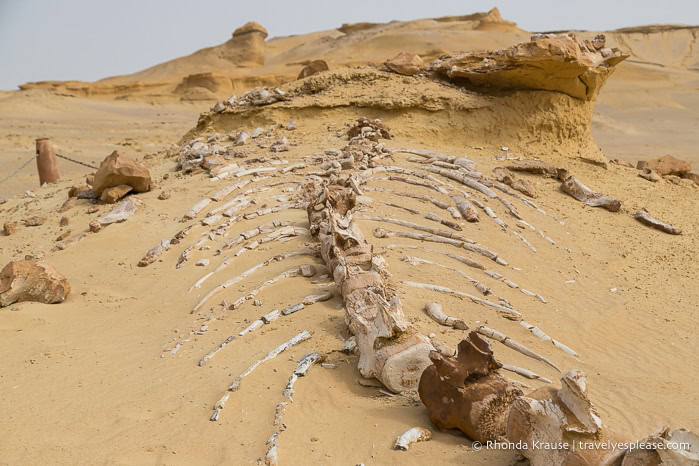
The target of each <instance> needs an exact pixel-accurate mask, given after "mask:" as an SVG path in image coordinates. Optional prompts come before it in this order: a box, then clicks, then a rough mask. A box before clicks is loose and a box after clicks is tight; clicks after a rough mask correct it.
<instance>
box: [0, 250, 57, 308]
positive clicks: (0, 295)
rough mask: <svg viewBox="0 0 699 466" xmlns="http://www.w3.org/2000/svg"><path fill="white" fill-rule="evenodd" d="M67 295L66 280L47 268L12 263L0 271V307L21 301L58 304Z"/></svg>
mask: <svg viewBox="0 0 699 466" xmlns="http://www.w3.org/2000/svg"><path fill="white" fill-rule="evenodd" d="M69 293H70V284H69V283H68V280H66V278H65V277H64V276H62V275H61V274H59V273H58V272H57V271H56V269H54V268H53V267H51V266H50V265H44V264H38V263H36V262H32V261H28V260H24V261H15V262H10V263H9V264H7V265H6V266H5V267H4V268H3V269H2V272H0V307H3V306H9V305H10V304H13V303H17V302H22V301H34V302H39V303H44V304H55V303H62V302H63V301H65V299H66V297H67V296H68V294H69Z"/></svg>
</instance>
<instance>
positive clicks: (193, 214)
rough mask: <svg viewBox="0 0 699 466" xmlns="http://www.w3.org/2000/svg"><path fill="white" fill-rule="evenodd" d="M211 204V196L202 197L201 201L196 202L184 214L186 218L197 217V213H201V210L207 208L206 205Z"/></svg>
mask: <svg viewBox="0 0 699 466" xmlns="http://www.w3.org/2000/svg"><path fill="white" fill-rule="evenodd" d="M209 204H211V198H210V197H207V198H204V199H202V200H201V201H199V202H197V203H196V204H194V205H193V206H192V208H191V209H189V210H188V211H187V213H186V214H184V218H185V220H190V219H193V218H194V217H196V216H197V215H199V212H201V211H202V210H204V209H205V208H206V206H208V205H209Z"/></svg>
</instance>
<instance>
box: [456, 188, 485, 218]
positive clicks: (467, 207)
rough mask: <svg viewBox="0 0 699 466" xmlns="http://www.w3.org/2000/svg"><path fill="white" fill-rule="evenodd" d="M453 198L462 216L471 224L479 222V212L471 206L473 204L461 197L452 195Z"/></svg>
mask: <svg viewBox="0 0 699 466" xmlns="http://www.w3.org/2000/svg"><path fill="white" fill-rule="evenodd" d="M451 198H452V199H453V200H454V202H455V203H456V207H457V208H458V209H459V212H461V215H463V216H464V218H465V219H466V220H467V221H469V222H479V221H480V218H479V217H478V211H477V210H476V209H475V208H474V207H473V205H471V203H470V202H469V201H468V200H466V198H463V197H461V196H456V195H454V194H452V196H451Z"/></svg>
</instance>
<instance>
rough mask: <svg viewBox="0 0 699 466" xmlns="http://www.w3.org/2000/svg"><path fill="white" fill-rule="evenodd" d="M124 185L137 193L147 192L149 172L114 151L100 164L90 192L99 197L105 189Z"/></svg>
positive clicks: (149, 183) (137, 163) (149, 182)
mask: <svg viewBox="0 0 699 466" xmlns="http://www.w3.org/2000/svg"><path fill="white" fill-rule="evenodd" d="M124 184H125V185H129V186H131V187H132V188H133V189H134V191H136V192H138V193H143V192H146V191H149V190H150V187H151V176H150V172H149V171H148V169H147V168H146V167H145V166H144V165H143V164H141V163H140V162H137V161H135V160H133V159H131V158H129V157H126V156H125V155H121V154H120V153H119V152H118V151H114V152H112V153H111V155H109V156H108V157H107V158H105V159H104V160H103V161H102V163H101V164H100V168H99V170H97V173H95V180H94V183H93V185H92V190H93V191H94V192H95V193H96V194H97V195H101V194H102V191H104V190H105V189H107V188H111V187H113V186H119V185H124Z"/></svg>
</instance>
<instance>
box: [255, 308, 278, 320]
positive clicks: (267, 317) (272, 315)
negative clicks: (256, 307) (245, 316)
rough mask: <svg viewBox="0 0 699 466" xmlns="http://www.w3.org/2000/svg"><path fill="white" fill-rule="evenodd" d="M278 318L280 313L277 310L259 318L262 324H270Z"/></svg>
mask: <svg viewBox="0 0 699 466" xmlns="http://www.w3.org/2000/svg"><path fill="white" fill-rule="evenodd" d="M280 316H281V313H280V312H279V309H275V310H273V311H272V312H268V313H267V314H265V315H263V316H262V317H260V319H262V322H264V323H265V324H271V323H272V322H274V321H275V320H277V319H278V318H279V317H280Z"/></svg>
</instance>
